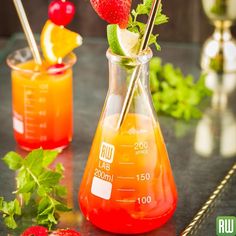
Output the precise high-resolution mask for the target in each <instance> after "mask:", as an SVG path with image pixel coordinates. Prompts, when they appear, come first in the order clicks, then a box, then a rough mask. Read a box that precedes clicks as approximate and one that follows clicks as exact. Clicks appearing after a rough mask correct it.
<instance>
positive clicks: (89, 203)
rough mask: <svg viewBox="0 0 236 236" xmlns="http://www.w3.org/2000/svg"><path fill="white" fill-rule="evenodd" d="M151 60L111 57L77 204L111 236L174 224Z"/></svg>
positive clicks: (171, 181)
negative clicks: (126, 104)
mask: <svg viewBox="0 0 236 236" xmlns="http://www.w3.org/2000/svg"><path fill="white" fill-rule="evenodd" d="M151 57H152V52H151V50H150V49H148V50H146V51H145V52H144V53H143V54H142V55H140V56H137V57H135V58H126V57H121V56H118V55H115V54H113V53H112V52H111V51H110V50H108V51H107V58H108V60H109V90H108V94H107V98H106V101H105V105H104V108H103V111H102V115H101V118H100V121H99V124H98V127H97V131H96V134H95V137H94V140H93V144H92V147H91V151H90V154H89V159H88V162H87V166H86V169H85V172H84V176H83V179H82V183H81V186H80V191H79V203H80V208H81V210H82V212H83V214H84V215H85V217H86V218H87V219H88V220H89V221H90V222H92V223H93V224H94V225H95V226H97V227H99V228H101V229H103V230H106V231H110V232H113V233H123V234H124V233H126V234H133V233H143V232H147V231H150V230H152V229H155V228H157V227H159V226H161V225H163V224H164V223H165V222H166V221H167V220H168V219H170V218H171V216H172V215H173V213H174V211H175V208H176V203H177V192H176V187H175V183H174V179H173V176H172V170H171V167H170V163H169V159H168V154H167V151H166V147H165V143H164V140H163V137H162V134H161V130H160V127H159V123H158V122H157V119H156V116H155V112H154V110H153V106H152V102H151V97H150V91H149V82H148V79H149V60H150V59H151ZM137 65H141V75H140V78H139V79H140V83H137V84H138V85H136V89H135V92H134V96H133V98H132V102H131V105H130V108H129V111H128V113H127V115H126V116H125V119H124V121H123V123H122V125H121V127H120V128H117V123H118V119H119V117H120V113H121V109H122V106H123V101H124V98H125V95H126V92H127V88H128V86H129V82H130V77H131V75H132V73H133V71H134V68H135V66H137ZM140 84H141V85H140Z"/></svg>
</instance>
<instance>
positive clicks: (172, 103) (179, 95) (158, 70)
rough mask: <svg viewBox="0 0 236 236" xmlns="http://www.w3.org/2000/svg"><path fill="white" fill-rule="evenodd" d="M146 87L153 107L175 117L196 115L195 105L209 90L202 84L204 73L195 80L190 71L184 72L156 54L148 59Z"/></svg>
mask: <svg viewBox="0 0 236 236" xmlns="http://www.w3.org/2000/svg"><path fill="white" fill-rule="evenodd" d="M150 89H151V93H152V100H153V104H154V107H155V110H156V111H157V112H158V113H162V114H164V115H168V116H172V117H174V118H176V119H183V120H186V121H188V120H190V119H192V118H194V119H198V118H200V117H201V115H202V112H201V109H200V107H199V105H200V104H201V102H202V101H203V99H204V98H206V97H208V96H210V95H211V94H212V93H211V91H210V90H209V89H208V88H207V87H206V86H205V75H201V76H200V78H199V79H198V80H197V81H196V82H195V79H194V77H193V76H192V75H187V76H185V75H184V74H183V73H182V71H181V70H180V69H179V68H175V67H174V65H173V64H171V63H167V64H164V65H163V64H162V61H161V59H160V58H158V57H154V58H153V59H152V60H151V61H150Z"/></svg>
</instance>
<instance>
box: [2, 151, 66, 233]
mask: <svg viewBox="0 0 236 236" xmlns="http://www.w3.org/2000/svg"><path fill="white" fill-rule="evenodd" d="M57 155H58V152H57V151H45V150H43V149H37V150H34V151H32V152H31V153H29V154H28V155H27V156H26V157H25V158H23V157H21V156H20V155H19V154H17V153H15V152H9V153H7V154H6V155H5V157H4V158H3V161H4V162H5V164H6V165H7V166H8V167H9V168H10V169H11V170H15V171H16V170H17V174H16V183H17V189H16V191H15V192H14V193H15V194H16V197H17V198H16V199H15V200H14V201H12V202H6V201H4V199H3V198H0V213H2V216H3V218H4V222H5V224H6V225H7V226H8V227H9V228H12V229H14V228H16V227H17V223H16V216H17V215H21V214H23V212H24V208H27V206H29V205H30V206H32V208H35V209H31V213H32V212H34V213H35V214H34V215H32V218H33V221H35V222H36V223H37V224H39V225H45V226H47V227H48V228H49V229H50V228H51V227H52V226H53V225H54V224H56V223H57V219H56V215H57V212H58V211H69V210H70V209H69V208H68V207H67V206H66V205H65V204H64V203H63V202H62V197H64V196H65V195H66V188H65V187H64V186H62V185H60V180H61V178H62V177H63V166H62V165H61V164H58V165H57V166H56V167H55V169H54V170H51V169H49V165H50V164H51V163H52V162H53V161H54V160H55V158H56V157H57ZM18 199H22V202H23V204H22V205H21V206H20V204H19V201H18Z"/></svg>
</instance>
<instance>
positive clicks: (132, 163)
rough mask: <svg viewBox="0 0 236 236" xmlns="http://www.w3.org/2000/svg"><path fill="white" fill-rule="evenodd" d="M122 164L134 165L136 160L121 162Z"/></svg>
mask: <svg viewBox="0 0 236 236" xmlns="http://www.w3.org/2000/svg"><path fill="white" fill-rule="evenodd" d="M119 164H120V165H134V164H135V163H134V162H119Z"/></svg>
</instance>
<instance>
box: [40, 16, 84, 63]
mask: <svg viewBox="0 0 236 236" xmlns="http://www.w3.org/2000/svg"><path fill="white" fill-rule="evenodd" d="M40 44H41V49H42V53H43V56H44V58H45V59H46V60H47V61H48V62H49V63H51V64H55V63H58V62H60V60H61V59H62V58H63V57H65V56H66V55H67V54H69V53H70V52H72V50H73V49H75V48H77V47H79V46H80V45H81V44H82V37H81V36H80V35H79V34H77V33H75V32H73V31H70V30H68V29H65V28H64V27H61V26H57V25H55V24H54V23H52V22H51V21H50V20H48V21H47V22H46V24H45V25H44V27H43V30H42V33H41V38H40Z"/></svg>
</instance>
